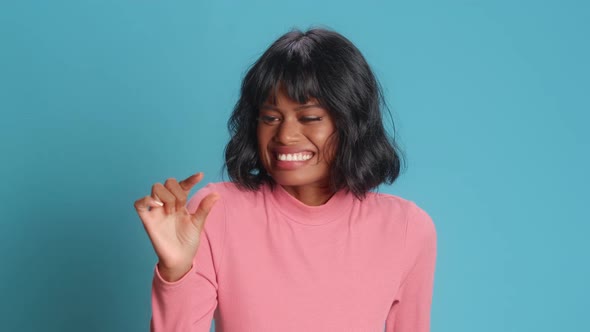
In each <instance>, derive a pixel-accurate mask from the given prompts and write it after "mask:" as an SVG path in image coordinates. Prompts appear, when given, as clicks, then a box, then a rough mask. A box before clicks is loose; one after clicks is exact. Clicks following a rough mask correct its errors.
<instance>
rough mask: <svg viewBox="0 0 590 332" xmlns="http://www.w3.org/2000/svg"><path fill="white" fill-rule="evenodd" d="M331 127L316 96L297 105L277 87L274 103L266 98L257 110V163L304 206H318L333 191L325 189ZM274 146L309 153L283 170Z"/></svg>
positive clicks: (330, 118) (332, 123)
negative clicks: (291, 167) (299, 162)
mask: <svg viewBox="0 0 590 332" xmlns="http://www.w3.org/2000/svg"><path fill="white" fill-rule="evenodd" d="M335 130H336V129H335V125H334V120H333V118H332V116H331V115H330V113H329V112H328V110H326V109H325V108H323V107H321V106H319V103H318V101H317V100H316V99H314V98H312V99H310V100H309V101H308V102H306V103H305V104H300V103H298V102H297V101H294V100H292V99H290V98H289V97H288V96H287V95H286V94H285V93H284V91H283V90H279V91H278V92H277V96H276V105H272V104H271V103H270V100H268V101H267V102H266V103H264V104H263V105H262V106H261V107H260V110H259V122H258V127H257V139H258V152H259V156H260V159H261V162H262V164H263V165H264V168H265V169H266V171H267V172H268V173H269V174H270V176H271V177H272V178H273V180H274V181H275V182H276V183H277V184H279V185H281V186H282V187H283V188H284V189H285V190H286V191H287V192H288V193H289V194H290V195H291V196H293V197H295V198H296V199H298V200H299V201H301V202H302V203H304V204H306V205H310V206H317V205H322V204H324V203H326V202H327V201H328V200H329V199H330V197H332V195H333V194H334V192H332V191H331V190H330V189H329V175H330V163H331V161H332V160H333V155H334V153H333V151H334V145H332V144H330V143H329V139H330V137H331V136H332V135H335ZM276 148H278V149H285V148H287V149H294V150H295V151H301V150H305V151H310V152H312V153H313V156H312V158H311V159H310V160H308V161H306V162H304V163H302V165H301V166H300V167H297V168H296V169H284V168H281V167H280V165H279V164H281V162H279V161H277V158H276V157H275V156H276V153H275V151H276V150H275V149H276ZM283 164H284V162H283Z"/></svg>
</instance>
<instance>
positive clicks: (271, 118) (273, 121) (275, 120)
mask: <svg viewBox="0 0 590 332" xmlns="http://www.w3.org/2000/svg"><path fill="white" fill-rule="evenodd" d="M258 120H259V121H262V122H264V123H266V124H276V123H278V122H279V118H277V117H276V116H270V115H263V116H260V117H258Z"/></svg>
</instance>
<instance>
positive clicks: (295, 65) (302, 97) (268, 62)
mask: <svg viewBox="0 0 590 332" xmlns="http://www.w3.org/2000/svg"><path fill="white" fill-rule="evenodd" d="M308 53H309V52H305V51H304V50H303V49H302V48H301V47H299V48H298V47H297V46H296V44H295V46H293V45H291V47H289V48H287V49H283V50H280V51H278V52H276V50H275V52H274V53H269V54H266V57H264V56H263V61H260V63H259V64H260V67H259V68H264V69H265V70H256V69H258V68H254V70H253V74H254V77H253V80H251V82H253V83H254V84H253V86H252V85H251V86H250V87H249V89H248V90H249V91H251V92H252V94H251V96H253V100H251V102H252V105H253V106H254V107H255V108H259V107H260V106H261V105H262V104H263V103H265V102H266V103H270V104H272V105H276V96H277V94H278V92H279V91H281V92H283V93H284V94H285V95H287V96H288V97H289V98H290V99H292V100H294V101H297V102H298V103H300V104H304V103H306V102H307V101H309V100H310V99H312V98H316V99H318V101H321V100H322V99H323V98H322V97H323V96H322V94H321V90H320V88H319V86H320V85H319V84H318V79H317V77H318V74H319V73H318V72H317V71H318V67H317V61H316V65H315V66H314V65H312V63H313V61H312V59H311V58H310V55H309V54H308Z"/></svg>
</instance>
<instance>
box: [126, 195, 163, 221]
mask: <svg viewBox="0 0 590 332" xmlns="http://www.w3.org/2000/svg"><path fill="white" fill-rule="evenodd" d="M133 206H134V207H135V210H136V211H137V213H138V214H139V216H140V217H143V215H145V214H146V213H148V212H149V211H150V210H151V209H152V208H159V207H162V206H164V203H162V202H159V201H157V200H155V199H154V198H153V197H150V196H144V197H142V198H140V199H138V200H136V201H135V203H134V204H133Z"/></svg>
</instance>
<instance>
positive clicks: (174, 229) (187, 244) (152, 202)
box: [134, 172, 219, 282]
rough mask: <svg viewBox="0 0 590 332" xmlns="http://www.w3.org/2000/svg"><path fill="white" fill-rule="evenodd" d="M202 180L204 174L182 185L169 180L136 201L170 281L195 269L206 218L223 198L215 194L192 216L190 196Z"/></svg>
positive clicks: (136, 206) (197, 175)
mask: <svg viewBox="0 0 590 332" xmlns="http://www.w3.org/2000/svg"><path fill="white" fill-rule="evenodd" d="M202 178H203V173H202V172H199V173H197V174H194V175H192V176H190V177H188V178H186V179H185V180H183V181H181V182H177V181H176V179H174V178H169V179H167V180H166V182H165V183H164V185H162V184H161V183H156V184H154V185H153V186H152V193H151V195H150V196H145V197H142V198H140V199H138V200H137V201H135V204H134V206H135V210H136V211H137V214H138V215H139V218H140V219H141V221H142V223H143V226H144V228H145V230H146V232H147V233H148V236H149V238H150V240H151V242H152V245H153V247H154V250H155V251H156V255H158V259H159V261H158V270H159V272H160V275H161V276H162V278H164V279H165V280H166V281H169V282H174V281H177V280H179V279H180V278H182V277H183V276H184V275H185V274H186V273H187V272H188V271H189V270H190V269H191V267H192V262H193V258H194V256H195V254H196V253H197V249H198V248H199V243H200V236H201V232H202V230H203V227H204V225H205V219H206V218H207V215H208V214H209V211H211V208H212V207H213V205H214V204H215V202H216V201H217V200H218V199H219V195H218V194H217V193H211V194H209V195H207V196H206V197H204V198H203V200H201V202H200V204H199V207H198V208H197V210H196V211H195V213H194V214H190V213H189V211H188V210H187V208H186V201H187V197H188V194H189V192H190V190H191V188H192V187H193V186H194V185H195V184H197V183H198V182H199V181H201V179H202Z"/></svg>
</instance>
